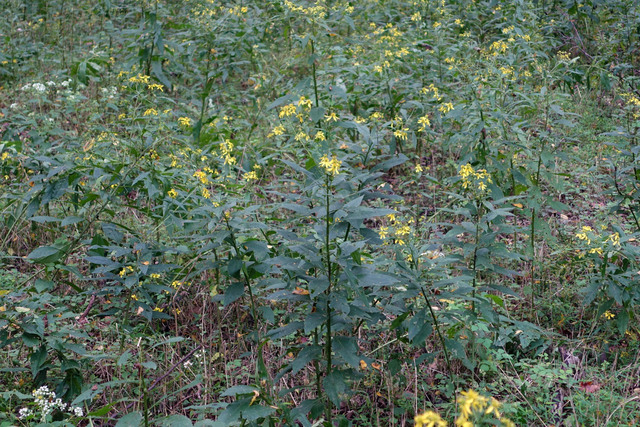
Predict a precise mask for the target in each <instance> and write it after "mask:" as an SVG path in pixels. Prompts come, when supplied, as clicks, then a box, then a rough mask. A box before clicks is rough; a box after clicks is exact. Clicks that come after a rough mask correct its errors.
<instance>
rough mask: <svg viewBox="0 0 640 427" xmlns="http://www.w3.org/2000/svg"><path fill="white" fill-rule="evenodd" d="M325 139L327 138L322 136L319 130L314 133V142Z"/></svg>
mask: <svg viewBox="0 0 640 427" xmlns="http://www.w3.org/2000/svg"><path fill="white" fill-rule="evenodd" d="M325 139H327V138H326V137H325V136H324V132H322V131H321V130H319V131H318V132H316V136H315V140H316V141H324V140H325Z"/></svg>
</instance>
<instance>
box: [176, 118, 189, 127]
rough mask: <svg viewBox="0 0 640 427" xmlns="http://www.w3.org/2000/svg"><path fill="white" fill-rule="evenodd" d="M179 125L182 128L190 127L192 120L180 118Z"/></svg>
mask: <svg viewBox="0 0 640 427" xmlns="http://www.w3.org/2000/svg"><path fill="white" fill-rule="evenodd" d="M178 124H179V125H180V126H184V127H189V126H191V119H190V118H189V117H180V118H179V119H178Z"/></svg>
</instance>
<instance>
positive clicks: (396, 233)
mask: <svg viewBox="0 0 640 427" xmlns="http://www.w3.org/2000/svg"><path fill="white" fill-rule="evenodd" d="M386 218H387V221H388V222H389V224H390V225H391V226H392V227H393V230H392V231H389V227H387V226H380V228H378V236H380V238H381V239H382V240H387V239H388V238H389V236H391V235H393V238H394V242H395V243H396V244H398V245H400V246H402V245H404V244H405V241H404V238H406V237H407V236H410V235H411V233H412V230H411V227H410V226H409V224H402V223H400V222H399V221H398V220H397V218H396V216H395V214H389V215H387V216H386Z"/></svg>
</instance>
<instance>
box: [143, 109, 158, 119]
mask: <svg viewBox="0 0 640 427" xmlns="http://www.w3.org/2000/svg"><path fill="white" fill-rule="evenodd" d="M143 115H144V116H145V117H146V116H157V115H158V111H157V110H156V109H155V108H149V109H148V110H147V111H145V112H144V113H143Z"/></svg>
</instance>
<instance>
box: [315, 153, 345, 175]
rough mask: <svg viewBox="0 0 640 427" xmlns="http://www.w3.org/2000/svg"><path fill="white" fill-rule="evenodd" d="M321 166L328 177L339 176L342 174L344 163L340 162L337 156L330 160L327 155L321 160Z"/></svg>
mask: <svg viewBox="0 0 640 427" xmlns="http://www.w3.org/2000/svg"><path fill="white" fill-rule="evenodd" d="M320 166H321V167H323V168H324V170H325V172H326V173H327V174H328V175H337V174H339V173H340V166H342V162H341V161H340V160H338V158H337V157H336V156H335V155H333V156H332V157H331V159H329V157H328V156H327V155H326V154H325V155H324V156H322V157H321V158H320Z"/></svg>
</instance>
